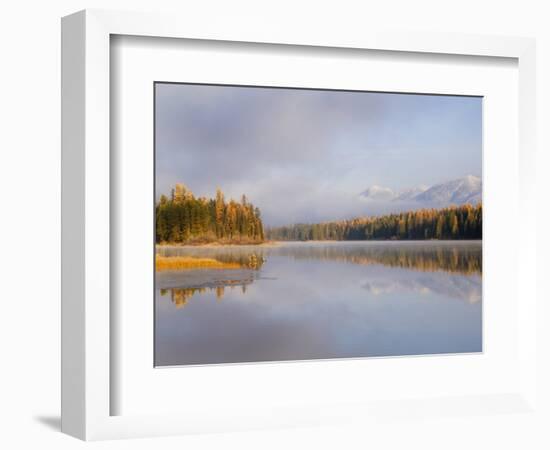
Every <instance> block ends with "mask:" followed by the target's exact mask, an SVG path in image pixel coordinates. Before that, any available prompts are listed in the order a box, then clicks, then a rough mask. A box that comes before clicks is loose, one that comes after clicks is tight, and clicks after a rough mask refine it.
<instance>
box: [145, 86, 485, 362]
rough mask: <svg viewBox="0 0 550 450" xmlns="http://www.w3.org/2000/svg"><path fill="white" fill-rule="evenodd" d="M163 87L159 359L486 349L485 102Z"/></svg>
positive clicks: (158, 161)
mask: <svg viewBox="0 0 550 450" xmlns="http://www.w3.org/2000/svg"><path fill="white" fill-rule="evenodd" d="M154 96H155V98H154V101H155V118H154V120H155V142H154V147H155V148H154V151H155V205H154V207H155V227H154V228H155V235H154V241H155V252H154V253H155V266H154V269H155V293H154V308H155V309H154V311H155V318H154V320H155V336H154V340H155V342H154V349H155V355H154V365H155V366H156V367H162V366H164V367H166V366H186V365H204V364H229V363H254V362H280V361H304V360H327V359H334V358H366V357H389V356H410V355H432V354H457V353H478V352H482V349H483V345H482V344H483V336H482V216H483V209H482V103H483V101H482V100H483V99H482V98H481V97H476V96H450V95H432V94H405V93H386V92H367V91H346V90H321V89H303V88H280V87H256V86H234V85H207V84H188V83H165V82H162V83H160V82H159V83H155V86H154Z"/></svg>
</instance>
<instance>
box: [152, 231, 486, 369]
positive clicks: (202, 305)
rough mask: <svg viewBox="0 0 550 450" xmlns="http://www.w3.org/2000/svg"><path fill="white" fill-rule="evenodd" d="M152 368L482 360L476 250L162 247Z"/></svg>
mask: <svg viewBox="0 0 550 450" xmlns="http://www.w3.org/2000/svg"><path fill="white" fill-rule="evenodd" d="M157 252H158V253H160V254H161V255H163V256H193V257H207V258H214V259H217V260H219V261H227V262H233V261H238V262H241V263H242V265H243V267H242V268H241V269H193V270H182V271H162V272H157V273H156V292H155V366H177V365H189V364H210V363H238V362H259V361H288V360H309V359H328V358H357V357H375V356H378V357H379V356H398V355H425V354H438V353H464V352H469V353H470V352H481V351H482V281H481V280H482V270H481V268H482V246H481V241H406V242H404V241H391V242H390V241H383V242H373V241H344V242H281V243H278V244H276V245H273V246H221V247H159V248H158V249H157Z"/></svg>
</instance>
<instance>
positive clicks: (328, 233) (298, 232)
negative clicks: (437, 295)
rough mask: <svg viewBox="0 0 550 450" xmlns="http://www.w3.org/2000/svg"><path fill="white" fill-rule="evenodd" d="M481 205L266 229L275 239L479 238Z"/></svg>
mask: <svg viewBox="0 0 550 450" xmlns="http://www.w3.org/2000/svg"><path fill="white" fill-rule="evenodd" d="M482 215H483V214H482V206H481V204H478V205H477V206H472V205H463V206H451V207H448V208H444V209H420V210H417V211H409V212H403V213H398V214H390V215H386V216H379V217H360V218H356V219H351V220H342V221H338V222H323V223H315V224H296V225H290V226H283V227H276V228H267V229H266V237H267V238H268V239H270V240H275V241H310V240H314V241H323V240H336V241H363V240H388V239H395V240H406V239H408V240H424V239H481V235H482V232H481V230H482Z"/></svg>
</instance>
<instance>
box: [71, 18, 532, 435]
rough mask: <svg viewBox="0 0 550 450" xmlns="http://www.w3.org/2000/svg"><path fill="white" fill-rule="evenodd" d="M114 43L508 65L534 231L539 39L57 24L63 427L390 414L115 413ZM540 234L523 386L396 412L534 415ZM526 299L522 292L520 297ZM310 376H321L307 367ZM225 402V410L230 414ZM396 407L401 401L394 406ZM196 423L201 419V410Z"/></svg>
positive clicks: (136, 21)
mask: <svg viewBox="0 0 550 450" xmlns="http://www.w3.org/2000/svg"><path fill="white" fill-rule="evenodd" d="M112 35H127V36H145V37H165V38H180V39H181V38H183V39H200V40H206V41H231V42H242V43H264V44H287V45H298V46H302V47H305V48H306V49H307V48H309V47H329V48H333V49H336V50H337V49H350V48H352V49H368V50H380V51H395V52H413V53H417V54H448V55H467V56H487V57H503V58H513V59H516V60H517V61H518V73H519V100H518V101H519V103H518V109H519V123H518V130H519V148H520V151H519V154H520V161H519V162H518V167H519V184H518V192H517V196H518V198H519V205H518V208H519V210H518V211H519V213H520V214H521V216H522V217H523V223H524V224H525V225H526V226H527V227H529V228H531V229H535V222H536V215H535V214H536V213H535V211H536V208H535V207H534V201H535V200H534V199H535V195H533V192H534V189H535V185H534V173H535V130H534V127H535V113H536V112H535V98H536V92H535V82H534V77H535V42H534V40H532V39H526V38H510V37H491V36H472V35H456V34H431V33H428V34H417V33H399V32H387V31H381V30H377V31H374V30H370V31H368V32H363V31H361V33H356V32H355V31H354V30H350V31H349V33H345V34H342V33H339V35H338V36H335V35H331V34H330V33H326V34H325V33H323V35H320V36H317V35H311V34H310V33H308V31H307V29H300V30H297V29H286V30H280V29H278V28H276V27H270V26H268V25H266V24H262V23H250V24H247V26H244V27H243V26H241V27H239V28H238V29H234V28H233V27H232V26H231V24H230V23H223V22H220V23H209V24H204V23H195V22H194V21H193V20H192V18H190V17H179V16H177V17H175V16H173V15H164V14H143V13H128V12H113V11H108V12H107V11H98V10H91V11H90V10H87V11H82V12H79V13H76V14H73V15H70V16H67V17H65V18H63V21H62V55H63V60H62V109H63V112H62V125H63V130H62V147H63V150H62V172H63V180H62V209H63V217H62V227H63V230H62V430H63V431H64V432H65V433H67V434H70V435H73V436H76V437H78V438H81V439H85V440H96V439H110V438H123V437H145V436H161V435H170V434H182V433H190V432H207V431H221V430H239V429H240V430H242V429H253V428H263V427H271V426H284V425H297V424H309V423H323V421H333V420H335V418H340V419H345V418H349V417H353V418H355V419H360V420H373V418H375V417H377V416H378V415H380V414H382V415H388V414H391V411H390V409H391V408H390V406H389V405H388V404H386V403H384V402H380V401H376V402H372V403H369V404H365V403H357V404H350V403H346V402H344V403H342V404H338V405H333V407H332V408H331V413H330V414H326V411H322V410H321V409H320V408H319V406H318V405H315V404H310V405H304V407H303V408H291V409H284V410H279V411H275V412H274V413H272V414H253V415H250V417H249V420H242V419H243V418H242V417H240V418H239V417H236V418H228V419H227V420H217V421H216V420H212V417H208V415H206V414H203V415H202V417H194V418H190V417H188V416H185V415H181V416H178V415H177V414H170V415H159V414H149V415H147V414H140V415H117V416H115V415H111V411H112V405H111V398H112V397H111V394H112V391H113V389H115V388H116V386H114V385H113V383H112V379H111V372H110V366H111V364H112V363H113V358H116V357H117V354H116V352H113V351H112V348H111V340H110V336H111V335H112V333H113V327H114V326H116V324H113V323H112V321H111V309H110V295H111V292H112V289H113V288H112V280H110V258H111V244H112V243H111V241H110V229H111V215H110V198H111V192H110V186H111V182H112V179H113V177H116V173H115V174H113V173H112V171H111V168H110V145H111V134H110V105H111V92H110V37H111V36H112ZM535 256H536V236H535V235H534V234H527V233H525V234H524V235H522V236H521V238H520V241H519V245H518V253H517V259H518V261H521V264H518V274H517V276H518V279H517V283H518V289H520V290H518V292H521V302H520V303H519V305H518V306H519V308H518V322H517V327H518V354H519V361H520V367H519V374H520V376H519V379H518V383H517V390H516V391H515V392H503V393H502V394H491V395H482V394H479V395H471V396H468V397H464V398H460V399H457V398H450V397H449V398H438V397H436V398H428V397H427V398H425V399H423V400H414V401H413V400H410V399H409V400H407V399H406V398H403V399H401V400H399V402H400V403H399V404H400V408H399V409H400V410H401V413H402V412H403V410H409V411H411V412H413V411H415V410H417V409H418V408H428V409H430V408H431V409H432V410H433V411H437V412H436V413H434V414H445V411H451V410H452V411H454V412H456V411H460V413H462V414H474V413H479V412H480V411H483V412H484V413H491V412H498V411H499V410H500V409H501V408H502V407H503V405H506V407H507V408H511V409H513V410H515V411H527V410H529V409H531V408H534V407H535V399H536V383H535V379H536V357H537V355H536V351H535V350H534V349H536V326H535V324H536V293H535V285H536V283H535V281H536V280H535V276H536V275H535V274H536V270H535V269H536V268H535V260H536V258H535ZM518 295H519V294H518ZM310 370H312V371H313V370H315V369H314V368H311V369H310ZM228 406H229V405H225V406H224V407H228ZM393 406H395V401H394V402H393ZM199 416H200V414H199Z"/></svg>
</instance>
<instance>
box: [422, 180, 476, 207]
mask: <svg viewBox="0 0 550 450" xmlns="http://www.w3.org/2000/svg"><path fill="white" fill-rule="evenodd" d="M414 200H415V201H417V202H420V203H427V204H431V205H449V204H454V205H463V204H466V203H471V204H477V203H479V202H481V178H479V177H475V176H473V175H468V176H466V177H462V178H459V179H457V180H452V181H448V182H446V183H441V184H436V185H435V186H432V187H431V188H429V189H427V190H425V191H424V192H422V193H420V194H418V195H417V196H415V197H414Z"/></svg>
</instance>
